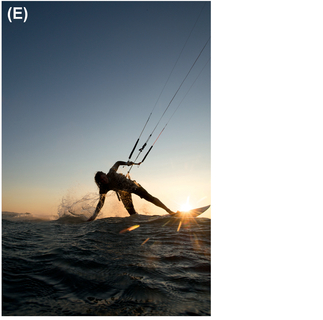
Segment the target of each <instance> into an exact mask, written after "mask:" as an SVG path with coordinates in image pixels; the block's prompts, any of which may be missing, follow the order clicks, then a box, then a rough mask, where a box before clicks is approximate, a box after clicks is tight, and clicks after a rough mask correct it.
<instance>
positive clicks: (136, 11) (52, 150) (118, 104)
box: [2, 2, 211, 217]
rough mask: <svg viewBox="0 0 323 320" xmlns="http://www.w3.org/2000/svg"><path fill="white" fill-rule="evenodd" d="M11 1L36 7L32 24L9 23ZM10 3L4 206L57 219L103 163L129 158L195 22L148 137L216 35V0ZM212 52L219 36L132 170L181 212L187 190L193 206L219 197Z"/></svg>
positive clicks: (5, 34)
mask: <svg viewBox="0 0 323 320" xmlns="http://www.w3.org/2000/svg"><path fill="white" fill-rule="evenodd" d="M11 6H16V7H17V6H21V7H26V9H27V11H28V19H27V21H26V23H23V22H22V20H14V21H13V22H12V23H10V22H9V21H8V18H7V12H8V9H9V7H11ZM2 7H3V9H2V15H3V18H2V41H3V44H2V60H3V67H2V88H3V89H2V90H3V91H2V173H3V178H2V194H3V198H2V201H3V208H2V209H3V210H4V211H16V212H26V211H27V212H32V213H34V214H55V213H56V212H57V207H58V205H59V204H60V202H61V200H62V198H63V197H66V196H67V195H69V194H70V193H73V195H74V196H75V197H76V199H77V198H78V197H82V196H84V195H85V194H87V193H89V192H96V186H95V184H94V182H93V176H94V174H95V172H96V171H97V170H102V171H108V170H109V168H110V167H111V166H112V165H113V164H114V162H115V161H117V160H127V159H128V156H129V154H130V151H131V150H132V147H133V146H134V143H135V142H136V140H137V138H138V137H139V134H140V132H141V130H142V128H143V126H144V124H145V122H146V120H147V118H148V116H149V114H150V112H151V111H152V110H153V108H154V105H155V103H156V101H157V98H158V96H159V95H160V93H161V91H162V88H163V87H164V85H165V83H166V80H167V78H168V76H169V75H170V72H171V70H172V68H173V66H174V64H175V62H176V60H177V59H178V57H179V54H180V52H181V50H182V48H183V46H184V44H185V42H186V40H187V39H188V36H189V35H190V32H191V30H192V28H193V26H194V25H195V23H196V25H195V28H194V29H193V31H192V33H191V35H190V37H189V39H188V42H187V44H186V46H185V48H184V51H183V52H182V55H181V56H180V59H179V60H178V63H177V65H176V67H175V69H174V71H173V73H172V75H171V77H170V79H169V81H168V83H167V85H166V87H165V90H164V91H163V93H162V95H161V97H160V99H159V101H158V104H157V105H156V108H155V109H154V112H153V114H152V116H151V119H150V121H149V123H148V125H147V128H146V130H145V132H144V133H143V135H142V138H141V141H140V146H141V145H142V144H143V143H144V142H145V140H146V139H147V137H148V135H149V134H150V133H151V132H152V130H153V128H154V127H155V125H156V124H157V122H158V120H159V119H160V117H161V115H162V113H163V112H164V110H165V108H166V107H167V105H168V104H169V102H170V101H171V99H172V97H173V95H174V94H175V92H176V90H177V89H178V87H179V85H180V84H181V82H182V81H183V79H184V77H185V76H186V74H187V73H188V71H189V69H190V68H191V66H192V64H193V63H194V61H195V59H196V58H197V56H198V54H199V53H200V51H201V49H202V48H203V46H204V45H205V43H206V42H207V40H208V39H209V38H210V28H211V26H210V3H209V2H3V3H2ZM199 15H200V16H199ZM197 19H198V20H197ZM196 21H197V22H196ZM209 59H210V42H209V43H208V44H207V45H206V47H205V49H204V51H203V52H202V54H201V56H200V58H199V60H198V61H197V62H196V64H195V66H194V68H193V69H192V71H191V73H190V74H189V76H188V77H187V80H186V81H185V83H184V84H183V86H182V87H181V90H180V91H179V92H178V94H177V95H176V97H175V99H174V100H173V102H172V104H171V105H170V107H169V109H168V111H167V112H166V114H165V116H164V118H163V119H162V120H161V122H160V125H159V126H158V127H157V129H156V131H155V132H154V135H153V137H152V138H151V140H150V141H149V143H148V147H149V146H150V145H151V144H152V143H153V142H154V141H155V139H156V138H157V136H158V134H159V133H160V131H161V130H162V128H163V127H164V126H165V124H166V123H167V121H168V120H169V118H170V117H171V115H172V114H173V112H174V110H175V109H176V108H177V106H178V105H179V104H180V102H181V101H182V99H183V98H184V96H185V94H186V93H187V92H188V94H187V96H186V97H185V99H184V100H183V102H182V103H181V105H180V107H179V109H178V111H176V113H175V114H174V116H173V117H172V118H171V120H170V122H169V123H168V125H167V127H166V128H165V131H164V132H163V133H162V135H161V137H160V138H159V140H158V141H157V142H156V144H155V146H154V148H153V150H152V151H151V153H150V154H149V156H148V157H147V159H146V161H145V162H144V163H143V165H142V166H141V167H140V168H136V167H135V168H133V169H132V172H131V173H132V178H133V179H135V180H137V181H138V182H140V183H141V184H142V185H143V186H144V187H145V188H146V189H147V190H148V191H149V192H151V193H152V194H153V195H155V196H157V197H159V198H160V199H161V200H162V201H163V202H165V204H166V205H168V206H169V207H170V208H173V209H174V210H178V209H179V205H180V204H182V203H183V202H186V201H187V198H188V197H189V201H190V203H191V205H192V206H194V207H195V206H203V205H207V204H210V202H211V199H210V181H211V178H210V174H211V173H210V167H211V164H210V157H211V151H210V136H211V134H210V126H211V123H210V61H209ZM208 61H209V62H208ZM204 66H205V67H204ZM203 67H204V69H203ZM200 72H201V73H200ZM199 74H200V75H199ZM198 75H199V77H198ZM197 77H198V78H197ZM195 80H196V82H195V83H194V85H193V86H192V87H191V85H192V84H193V82H194V81H195ZM190 87H191V89H190ZM189 89H190V90H189ZM188 90H189V91H188ZM135 154H136V152H135ZM71 190H72V191H71ZM17 195H19V196H17ZM139 206H140V204H139ZM208 216H209V217H210V214H209V215H208Z"/></svg>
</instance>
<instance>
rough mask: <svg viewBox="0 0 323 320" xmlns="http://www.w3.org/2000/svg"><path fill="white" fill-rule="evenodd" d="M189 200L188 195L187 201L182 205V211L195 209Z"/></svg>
mask: <svg viewBox="0 0 323 320" xmlns="http://www.w3.org/2000/svg"><path fill="white" fill-rule="evenodd" d="M189 200H190V197H187V200H186V203H184V204H182V205H181V209H180V211H184V212H187V211H190V210H192V209H193V208H192V206H191V205H190V203H189Z"/></svg>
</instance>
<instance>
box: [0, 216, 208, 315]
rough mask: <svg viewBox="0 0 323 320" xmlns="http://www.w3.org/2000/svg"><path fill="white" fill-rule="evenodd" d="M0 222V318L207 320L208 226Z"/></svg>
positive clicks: (204, 221) (142, 219)
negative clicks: (173, 319)
mask: <svg viewBox="0 0 323 320" xmlns="http://www.w3.org/2000/svg"><path fill="white" fill-rule="evenodd" d="M210 221H211V220H210V219H208V218H201V217H198V218H195V219H187V220H179V219H177V218H174V217H171V216H169V215H164V216H160V215H135V216H129V217H108V218H104V219H99V220H95V221H93V222H84V219H83V218H81V217H77V216H73V215H64V216H62V217H61V218H59V219H58V220H54V221H41V220H35V219H28V215H27V216H25V217H21V216H16V217H13V216H11V217H8V216H6V215H5V214H3V216H2V315H3V316H9V315H13V316H76V315H84V316H91V315H98V316H136V315H140V316H197V315H199V316H209V315H211V300H210V291H211V284H210V282H211V272H210V270H211V268H210V265H211V263H210V261H211V251H210V247H211V243H210V242H211V241H210V240H211V239H210V237H211V235H210V234H211V223H210Z"/></svg>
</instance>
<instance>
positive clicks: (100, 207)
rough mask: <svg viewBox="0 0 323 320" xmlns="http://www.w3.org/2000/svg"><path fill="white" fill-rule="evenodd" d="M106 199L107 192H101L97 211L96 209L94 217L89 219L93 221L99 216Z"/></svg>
mask: <svg viewBox="0 0 323 320" xmlns="http://www.w3.org/2000/svg"><path fill="white" fill-rule="evenodd" d="M104 200H105V194H100V200H99V202H98V204H97V206H96V208H95V211H94V213H93V215H92V217H91V218H90V219H89V220H87V221H92V220H94V219H95V218H96V217H97V216H98V214H99V213H100V211H101V209H102V207H103V205H104Z"/></svg>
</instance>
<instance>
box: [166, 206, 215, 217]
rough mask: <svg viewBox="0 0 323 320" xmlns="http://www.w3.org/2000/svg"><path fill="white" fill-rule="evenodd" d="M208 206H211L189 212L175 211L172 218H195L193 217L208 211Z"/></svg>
mask: <svg viewBox="0 0 323 320" xmlns="http://www.w3.org/2000/svg"><path fill="white" fill-rule="evenodd" d="M210 206H211V205H208V206H205V207H201V208H196V209H192V210H190V211H177V212H176V213H175V214H173V215H172V217H176V218H185V217H187V218H195V217H198V216H199V215H200V214H202V213H203V212H205V211H206V210H207V209H209V208H210Z"/></svg>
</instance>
